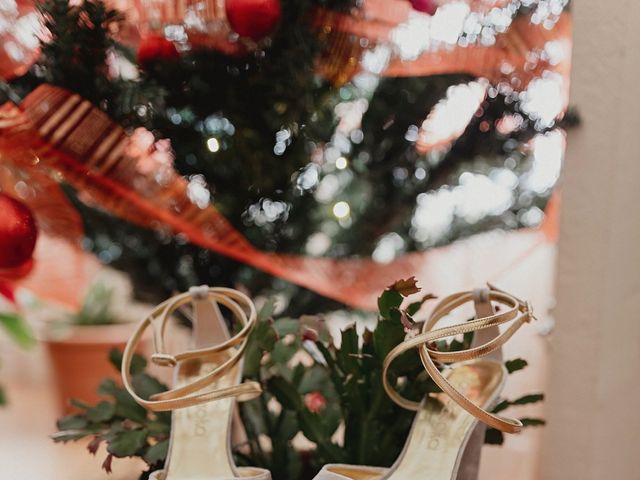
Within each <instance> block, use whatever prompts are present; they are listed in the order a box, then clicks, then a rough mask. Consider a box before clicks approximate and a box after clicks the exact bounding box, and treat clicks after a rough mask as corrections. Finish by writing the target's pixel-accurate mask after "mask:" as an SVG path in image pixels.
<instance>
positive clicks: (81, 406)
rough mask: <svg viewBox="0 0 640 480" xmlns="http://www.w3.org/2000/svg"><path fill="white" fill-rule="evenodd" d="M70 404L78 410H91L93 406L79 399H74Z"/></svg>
mask: <svg viewBox="0 0 640 480" xmlns="http://www.w3.org/2000/svg"><path fill="white" fill-rule="evenodd" d="M69 403H71V406H72V407H75V408H78V409H80V410H89V409H90V408H91V405H89V404H88V403H86V402H83V401H82V400H78V399H77V398H72V399H71V400H70V401H69Z"/></svg>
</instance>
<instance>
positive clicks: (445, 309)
mask: <svg viewBox="0 0 640 480" xmlns="http://www.w3.org/2000/svg"><path fill="white" fill-rule="evenodd" d="M489 287H490V289H489V291H488V293H487V295H488V299H489V301H491V300H493V301H495V302H497V303H499V304H502V305H504V306H505V307H507V308H506V309H505V310H503V311H500V312H498V313H495V314H493V315H489V316H486V317H480V318H476V319H475V320H472V321H469V322H465V323H460V324H457V325H453V326H450V327H444V328H438V329H435V330H434V329H433V327H435V325H436V324H437V323H438V321H439V320H441V319H442V318H443V317H444V316H446V315H448V314H449V313H451V312H452V311H453V310H454V309H456V308H458V307H460V306H461V305H464V304H465V303H467V302H470V301H472V300H473V298H474V293H473V292H460V293H456V294H453V295H450V296H448V297H446V298H444V299H443V300H442V301H440V303H438V305H436V307H435V308H434V310H433V312H431V315H430V316H429V318H428V320H427V321H426V322H425V323H424V324H423V326H422V329H421V333H420V334H418V335H416V336H414V337H412V338H408V339H407V340H405V341H404V342H402V343H401V344H399V345H397V346H396V347H395V348H394V349H393V350H391V352H389V354H388V355H387V357H386V358H385V360H384V363H383V375H382V379H383V384H384V388H385V390H386V391H387V394H388V395H389V397H391V399H392V400H393V401H394V402H396V403H397V404H398V405H400V406H401V407H404V408H406V409H409V410H416V411H417V410H419V408H420V403H419V402H414V401H411V400H407V399H406V398H404V397H402V396H401V395H400V394H399V393H398V392H397V391H396V390H395V389H394V388H393V387H392V386H391V384H390V382H389V376H388V370H389V367H390V366H391V364H392V363H393V361H394V360H395V359H396V358H398V357H399V356H400V355H402V354H403V353H405V352H408V351H409V350H412V349H414V348H418V349H419V353H420V359H421V360H422V364H423V366H424V368H425V370H426V371H427V373H428V374H429V375H430V376H431V378H432V379H433V381H434V382H435V383H436V385H438V386H439V387H440V389H441V390H442V391H443V392H445V393H446V394H447V395H449V396H450V397H451V398H452V399H453V401H455V402H456V403H457V404H458V405H460V406H461V407H462V408H464V409H465V410H466V411H467V412H469V413H470V414H471V415H473V416H474V417H476V418H477V419H478V420H480V421H482V422H484V423H486V424H487V425H489V426H491V427H494V428H497V429H498V430H502V431H503V432H508V433H515V432H518V431H520V429H521V428H522V423H521V422H520V421H519V420H517V419H515V418H510V417H504V416H500V415H495V414H492V413H490V412H488V411H486V410H484V409H482V408H481V407H479V406H478V405H476V404H475V403H473V402H472V401H471V400H469V399H468V398H467V397H465V396H464V395H463V394H462V393H460V392H459V391H458V390H457V389H456V388H455V387H454V386H453V385H451V383H450V382H449V381H448V380H447V379H446V378H445V377H444V376H443V375H442V373H440V370H438V367H437V366H436V364H435V362H441V363H452V362H461V361H467V360H473V359H475V358H478V357H482V356H484V355H488V354H489V353H491V352H493V351H495V350H496V349H498V348H500V347H501V346H502V345H503V344H504V343H505V342H506V341H507V340H509V339H510V338H511V337H512V336H513V334H514V333H515V332H516V331H517V330H518V329H519V328H520V327H521V326H522V325H523V324H524V323H526V322H529V321H530V320H531V319H532V318H534V317H533V312H532V309H531V306H530V305H529V303H528V302H523V301H522V300H519V299H518V298H516V297H514V296H513V295H510V294H508V293H506V292H503V291H502V290H499V289H497V288H495V287H493V286H491V285H489ZM507 322H513V324H512V325H511V326H510V327H509V328H508V329H507V330H506V331H505V332H503V333H501V334H499V335H498V336H496V337H495V338H493V339H491V340H489V341H487V342H485V343H484V344H482V345H479V346H476V347H473V348H469V349H467V350H462V351H458V352H438V351H437V350H434V349H433V348H430V344H431V343H432V342H435V341H437V340H441V339H444V338H448V337H453V336H456V335H461V334H464V333H468V332H477V331H479V330H483V329H488V328H493V327H497V326H498V325H501V324H504V323H507Z"/></svg>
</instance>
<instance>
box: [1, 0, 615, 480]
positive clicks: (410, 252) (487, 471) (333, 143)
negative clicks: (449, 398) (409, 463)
mask: <svg viewBox="0 0 640 480" xmlns="http://www.w3.org/2000/svg"><path fill="white" fill-rule="evenodd" d="M573 15H574V13H573V5H570V2H569V1H568V0H440V1H434V0H297V1H293V0H261V1H257V0H226V1H223V0H208V1H203V2H170V1H169V2H166V1H157V0H132V1H128V0H118V1H113V2H107V3H103V2H102V1H99V0H81V1H74V2H70V3H69V2H68V1H67V0H45V1H43V2H41V3H40V2H34V1H32V0H7V1H5V2H1V3H0V104H2V107H0V294H1V295H0V320H1V324H2V326H3V327H4V332H3V333H5V334H4V335H2V336H0V343H1V344H2V367H1V369H0V378H2V382H1V388H2V394H1V395H0V399H1V400H2V403H3V406H2V407H0V425H1V426H2V432H3V433H2V437H1V438H0V474H1V476H2V478H35V477H36V476H37V477H41V478H65V479H71V480H73V479H76V478H78V479H80V478H82V479H85V480H86V479H93V478H95V479H100V478H106V475H107V474H106V473H105V472H104V470H111V469H112V470H113V474H112V476H111V478H118V479H120V478H122V479H125V478H126V479H129V478H132V479H133V478H137V477H138V476H139V475H140V472H141V471H142V470H143V469H144V468H145V461H146V463H149V464H152V463H154V462H153V461H150V460H149V458H148V457H147V458H144V461H143V459H142V458H139V457H144V455H141V454H139V452H138V453H136V454H135V455H133V457H134V458H126V459H114V458H113V457H114V456H115V457H119V456H122V457H129V455H124V454H123V455H117V454H116V455H113V452H112V451H109V452H105V451H104V445H99V442H98V444H97V445H92V444H91V443H90V442H89V440H90V438H88V439H85V440H81V441H80V442H78V443H73V444H61V443H54V442H53V441H52V440H51V439H50V438H49V437H48V436H49V435H50V434H53V433H54V432H55V431H56V430H57V428H56V423H55V421H56V418H58V417H60V416H61V415H62V414H63V413H69V412H72V411H74V410H73V408H74V407H73V406H70V404H69V403H68V402H69V398H71V397H73V398H81V399H83V400H84V401H88V402H96V401H98V395H97V393H96V391H97V389H98V386H99V385H100V383H101V381H102V380H103V379H104V378H105V377H115V376H117V373H116V370H115V368H113V366H111V365H110V364H109V362H108V358H107V357H108V352H109V350H110V349H111V348H112V347H114V346H116V347H122V345H123V344H124V342H125V341H126V338H127V337H128V335H129V334H130V332H131V331H132V325H134V324H135V322H137V321H139V320H140V319H142V318H143V317H144V315H145V313H146V312H148V311H149V308H150V306H152V305H155V304H157V303H159V302H161V301H162V300H164V299H166V298H167V297H168V296H170V295H172V294H174V293H176V292H180V291H184V290H187V289H188V288H189V287H190V286H193V285H200V284H209V285H224V286H232V287H235V288H240V289H242V290H244V291H246V292H248V293H250V294H251V295H252V296H253V297H254V298H256V299H257V300H258V303H259V304H263V303H264V302H265V301H266V299H269V298H274V299H276V303H275V307H274V308H275V313H274V315H275V316H276V317H286V318H293V319H304V318H309V317H313V318H315V319H319V320H320V321H321V322H324V323H326V324H327V325H328V328H329V330H330V331H331V332H333V333H334V334H336V335H337V336H339V335H340V333H339V330H340V327H342V326H344V325H348V324H350V323H353V322H354V321H357V322H359V325H368V324H371V322H373V323H374V324H375V318H376V314H375V313H373V312H375V311H376V299H377V297H378V295H380V293H381V292H382V291H383V290H384V288H385V287H386V286H388V285H390V284H391V283H393V282H394V281H396V280H398V279H400V278H408V277H410V276H415V277H416V278H417V280H418V283H419V285H420V286H421V287H422V289H423V292H434V293H437V294H439V295H446V294H448V293H450V292H453V291H457V290H459V289H468V288H473V287H476V286H480V285H483V284H484V283H485V282H487V281H490V282H492V283H496V284H498V285H499V286H500V287H501V288H505V289H506V290H509V291H512V292H514V293H515V294H517V295H518V296H520V297H524V298H527V299H529V300H530V301H531V302H532V303H533V304H534V305H535V307H536V313H537V316H538V318H539V322H538V323H536V324H535V325H533V326H530V327H529V328H527V329H526V332H523V333H522V335H520V336H519V337H518V338H517V339H516V340H515V341H514V342H513V343H512V344H510V345H509V346H508V347H507V351H506V358H524V359H526V361H527V363H529V367H528V368H527V369H525V370H523V371H522V372H518V373H517V374H514V375H513V377H511V382H510V383H509V386H508V390H507V393H506V396H507V397H509V398H512V399H523V398H524V399H525V400H523V401H522V402H521V403H520V404H518V403H517V402H516V405H520V406H518V407H516V408H518V409H519V410H518V413H519V414H520V415H521V416H522V417H523V418H527V419H530V422H529V423H530V425H531V426H532V428H527V429H526V430H525V432H524V433H523V434H522V435H520V436H518V437H513V438H508V439H506V440H505V441H504V444H502V446H498V445H491V446H486V447H485V449H484V450H485V455H484V457H483V460H482V464H481V468H480V478H481V479H488V478H490V477H491V478H493V479H496V478H498V479H501V478H505V479H506V478H514V477H515V478H519V479H536V478H551V477H550V476H548V475H546V474H544V473H543V469H541V467H540V462H539V454H540V451H541V449H542V438H543V435H544V433H543V432H544V431H545V429H547V428H548V427H543V426H542V424H543V423H544V420H543V419H544V418H545V416H546V412H545V411H544V406H543V403H541V400H542V399H543V397H544V392H545V391H546V389H547V385H548V383H547V381H548V365H549V361H550V360H549V355H550V354H553V352H552V351H551V352H550V350H549V349H550V346H549V343H548V342H549V334H550V333H551V332H553V331H554V324H555V321H554V313H553V311H552V309H553V308H554V307H555V306H556V300H555V298H556V290H555V286H556V284H555V278H556V270H555V265H556V252H557V242H558V238H559V233H558V229H559V220H558V218H559V215H558V212H559V210H560V196H559V192H558V190H557V189H556V187H557V182H558V179H559V177H560V172H561V170H562V167H563V162H564V157H565V144H566V137H567V132H569V134H570V135H571V132H572V131H574V130H580V129H581V128H582V127H580V123H581V121H580V118H581V117H582V110H583V105H581V104H580V102H579V101H578V102H572V103H570V101H569V83H570V66H571V54H572V17H573ZM616 18H618V17H616ZM585 31H586V29H585ZM585 36H588V35H586V34H585ZM585 69H586V67H585ZM574 103H575V104H576V105H575V107H574V105H573V104H574ZM588 113H589V112H587V114H588ZM580 148H583V149H584V148H585V147H584V146H582V147H580ZM587 150H588V149H587ZM584 188H585V187H584V186H580V187H576V190H577V191H581V189H582V190H583V189H584ZM568 190H569V192H571V188H570V187H569V188H568ZM573 198H576V196H574V197H573ZM576 201H577V200H576ZM569 204H570V205H571V204H572V203H571V200H569ZM565 208H566V207H565V206H564V202H563V207H562V209H563V211H564V209H565ZM565 213H566V212H565ZM563 218H564V217H563ZM563 222H564V220H563ZM597 225H598V226H602V227H603V228H606V227H605V226H604V224H603V223H602V222H601V221H600V223H598V224H597ZM562 235H563V233H562V231H561V233H560V238H563V237H562ZM561 243H562V240H561ZM594 248H595V247H594ZM565 249H571V247H565ZM583 260H584V258H582V259H581V261H583ZM560 266H561V267H560V268H561V269H562V260H561V261H560ZM367 322H369V323H367ZM359 328H363V327H359ZM78 365H83V366H84V369H82V368H79V367H78ZM166 380H167V379H165V381H166ZM75 408H76V409H77V408H78V405H75ZM69 422H70V423H69V424H68V425H67V426H66V427H64V426H61V425H60V424H58V429H60V430H69V428H72V427H73V422H72V421H71V420H69ZM76 427H77V425H76ZM78 428H82V427H78ZM59 440H60V439H59ZM63 440H75V438H64V439H63ZM499 440H500V441H493V442H491V441H489V440H488V442H489V443H494V444H496V443H502V439H501V438H500V439H499ZM87 443H89V444H88V445H87ZM300 444H302V445H304V446H303V447H300V448H301V449H311V450H312V451H313V448H314V446H313V442H311V443H309V439H306V438H298V443H296V444H295V445H300ZM87 446H88V447H89V450H90V451H93V452H94V453H95V450H96V449H97V450H98V454H97V455H93V456H92V455H89V454H88V452H87ZM34 451H37V452H38V462H37V463H36V462H30V461H29V460H30V459H31V458H32V456H33V452H34ZM154 460H157V459H154ZM496 472H498V473H496ZM300 478H303V477H300ZM576 478H577V477H576Z"/></svg>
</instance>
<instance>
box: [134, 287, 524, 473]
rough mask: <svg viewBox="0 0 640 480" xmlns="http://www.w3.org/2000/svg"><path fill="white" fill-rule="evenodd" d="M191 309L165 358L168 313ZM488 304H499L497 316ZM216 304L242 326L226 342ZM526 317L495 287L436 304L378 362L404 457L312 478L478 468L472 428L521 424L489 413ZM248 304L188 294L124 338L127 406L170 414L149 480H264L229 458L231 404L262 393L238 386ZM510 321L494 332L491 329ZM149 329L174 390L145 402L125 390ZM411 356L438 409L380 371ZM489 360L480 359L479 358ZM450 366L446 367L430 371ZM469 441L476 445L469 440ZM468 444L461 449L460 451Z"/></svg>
mask: <svg viewBox="0 0 640 480" xmlns="http://www.w3.org/2000/svg"><path fill="white" fill-rule="evenodd" d="M469 302H473V303H474V305H475V311H476V318H475V319H474V320H471V321H468V322H464V323H460V324H457V325H453V326H447V327H442V328H435V326H436V324H437V323H438V322H439V320H441V319H442V318H443V317H445V316H447V315H448V314H450V313H451V312H452V311H453V310H455V309H457V308H459V307H461V306H462V305H464V304H466V303H469ZM188 303H191V304H192V308H193V319H194V326H193V340H192V343H193V347H192V349H191V350H188V351H186V352H182V353H179V354H175V355H173V354H170V353H167V352H166V349H165V344H164V336H165V331H166V327H167V324H168V321H169V319H170V317H171V315H172V313H173V312H175V311H176V309H178V308H180V307H182V306H184V305H186V304H188ZM494 303H495V304H498V305H500V307H501V308H500V310H499V311H498V312H497V313H496V312H495V310H494ZM218 305H224V306H225V307H226V308H227V309H228V310H229V311H230V312H231V313H232V314H233V316H234V318H235V321H237V322H239V323H240V330H239V331H238V333H236V334H235V335H230V333H229V330H228V328H227V325H226V322H225V320H224V318H223V316H222V314H221V312H220V309H219V307H218ZM532 318H533V315H532V311H531V307H530V305H529V304H528V303H527V302H523V301H521V300H519V299H517V298H516V297H514V296H512V295H510V294H508V293H505V292H503V291H501V290H498V289H495V288H494V287H490V288H485V289H477V290H473V291H468V292H461V293H456V294H453V295H450V296H448V297H446V298H444V299H443V300H442V301H440V302H439V303H438V305H437V306H436V307H435V308H434V310H433V311H432V313H431V315H430V316H429V318H428V320H427V321H426V322H424V324H423V326H422V329H421V332H420V333H419V334H417V335H414V336H412V337H409V338H407V339H406V340H405V341H404V342H403V343H401V344H400V345H398V346H397V347H396V348H394V349H393V350H392V351H391V352H390V353H389V355H388V356H387V358H386V359H385V361H384V374H383V381H384V386H385V389H386V391H387V393H388V394H389V396H390V397H391V398H392V399H393V401H395V402H396V403H398V404H399V405H401V406H402V407H404V408H407V409H410V410H415V411H416V412H417V413H416V417H415V420H414V424H413V427H412V429H411V432H410V434H409V438H408V439H407V442H406V445H405V447H404V450H403V451H402V454H401V455H400V457H399V458H398V460H397V461H396V462H395V464H394V465H393V466H392V467H391V468H379V467H367V466H355V465H326V466H325V467H324V468H323V469H322V471H321V472H320V473H319V474H318V475H317V476H316V477H315V478H316V480H345V479H347V480H348V479H352V480H414V479H415V480H421V479H429V480H455V479H457V478H459V477H458V475H460V478H463V477H464V476H465V474H464V470H465V468H466V467H465V465H467V464H469V465H473V464H476V465H477V461H478V459H479V448H478V445H479V444H480V443H481V440H480V439H479V438H478V439H477V440H478V441H476V439H475V437H476V436H478V437H479V436H480V435H482V434H483V430H482V429H481V428H476V426H477V424H478V421H480V422H483V423H484V424H486V425H489V426H491V427H494V428H497V429H499V430H501V431H503V432H507V433H515V432H518V431H519V430H520V429H521V428H522V424H521V423H520V421H518V420H516V419H513V418H508V417H502V416H498V415H494V414H492V413H490V412H489V411H488V409H489V408H491V407H492V406H493V405H495V404H496V402H497V400H498V396H499V394H500V392H501V391H502V388H503V386H504V383H505V380H506V375H507V372H506V370H505V368H504V366H503V363H502V361H501V360H502V359H501V353H500V352H501V346H502V345H503V344H504V343H505V342H506V341H507V340H508V339H509V338H510V337H511V336H512V335H513V334H514V333H515V332H516V331H517V330H518V329H519V328H520V327H521V326H522V325H523V324H524V323H525V322H528V321H529V320H530V319H532ZM256 320H257V315H256V310H255V307H254V305H253V302H252V301H251V300H250V299H249V297H247V296H246V295H244V294H243V293H241V292H238V291H236V290H233V289H229V288H210V287H207V286H202V287H194V288H192V289H191V290H189V292H188V293H183V294H180V295H177V296H175V297H173V298H170V299H169V300H167V301H165V302H163V303H162V304H160V305H158V306H157V307H156V308H155V309H154V310H153V311H152V312H151V313H150V315H149V316H148V317H147V318H145V319H144V320H143V321H142V322H141V324H140V325H139V326H138V328H137V329H136V331H135V333H134V335H133V336H132V337H131V339H130V340H129V342H128V344H127V347H126V349H125V352H124V359H123V363H122V379H123V383H124V386H125V387H126V388H127V390H128V391H129V393H130V394H131V395H132V396H133V398H134V399H135V400H136V401H137V402H138V403H140V404H141V405H142V406H144V407H146V408H147V409H149V410H152V411H173V417H172V429H171V440H170V448H169V454H168V457H167V462H166V465H165V469H164V470H161V471H157V472H154V473H153V474H152V475H151V477H150V478H151V479H152V480H232V479H252V480H269V479H270V478H271V475H270V473H269V472H268V471H267V470H264V469H260V468H247V467H242V468H240V467H237V466H236V465H235V463H234V462H233V458H232V455H231V445H230V438H231V418H232V413H233V410H234V407H235V402H236V401H244V400H249V399H251V398H255V397H256V396H258V395H260V393H261V388H260V385H259V384H257V383H255V382H250V381H245V382H242V378H241V372H242V357H243V353H244V350H245V347H246V346H247V339H248V336H249V333H250V332H251V330H252V329H253V327H254V326H255V324H256ZM508 322H511V325H510V326H509V328H507V329H506V330H504V331H503V332H500V330H499V329H498V326H499V325H501V324H504V323H508ZM149 327H151V328H152V330H153V344H154V349H155V353H154V354H153V355H152V357H151V360H152V361H153V362H154V363H155V364H158V365H162V366H169V367H174V368H175V377H174V378H175V381H174V387H173V388H172V389H171V390H168V391H166V392H163V393H160V394H157V395H155V396H153V397H152V398H150V399H144V398H141V397H140V396H139V395H137V394H136V393H135V391H134V389H133V386H132V381H131V374H130V365H131V360H132V358H133V355H134V352H135V351H136V348H137V346H138V344H139V342H140V340H141V338H142V336H143V334H144V332H145V331H146V330H147V329H148V328H149ZM467 332H476V333H475V335H474V337H475V340H474V345H472V346H471V348H469V349H467V350H464V351H458V352H439V351H437V350H434V349H432V348H431V346H432V345H433V342H436V341H438V340H441V339H445V338H449V337H453V336H456V335H461V334H464V333H467ZM414 348H415V349H418V351H419V354H420V359H421V361H422V364H423V366H424V368H425V369H426V371H427V373H428V374H429V375H430V376H431V378H433V380H434V381H435V383H436V384H437V385H438V386H439V387H440V388H441V390H442V393H438V394H434V396H435V397H436V398H437V400H438V401H437V402H426V401H423V402H420V403H418V402H413V401H410V400H407V399H406V398H403V397H402V396H400V395H399V394H398V393H397V392H396V391H395V390H394V388H393V386H392V385H391V384H390V383H389V379H388V378H387V370H388V368H389V366H390V365H391V363H392V362H393V361H394V359H396V358H397V357H398V356H400V355H401V354H402V353H404V352H406V351H408V350H411V349H414ZM485 356H486V357H487V358H482V359H481V358H480V357H485ZM436 362H438V363H440V364H453V363H455V366H452V367H448V368H446V369H444V371H443V372H440V370H439V369H438V368H437V366H436ZM472 436H474V441H473V442H469V439H470V438H471V437H472ZM467 445H469V448H467Z"/></svg>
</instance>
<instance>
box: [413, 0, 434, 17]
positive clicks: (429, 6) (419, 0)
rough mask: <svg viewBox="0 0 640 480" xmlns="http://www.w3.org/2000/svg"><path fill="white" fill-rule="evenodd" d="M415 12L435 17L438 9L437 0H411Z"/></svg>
mask: <svg viewBox="0 0 640 480" xmlns="http://www.w3.org/2000/svg"><path fill="white" fill-rule="evenodd" d="M409 1H410V2H411V6H412V7H413V9H414V10H417V11H418V12H422V13H426V14H428V15H433V14H434V13H436V10H437V9H438V4H437V3H436V2H435V0H409Z"/></svg>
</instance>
